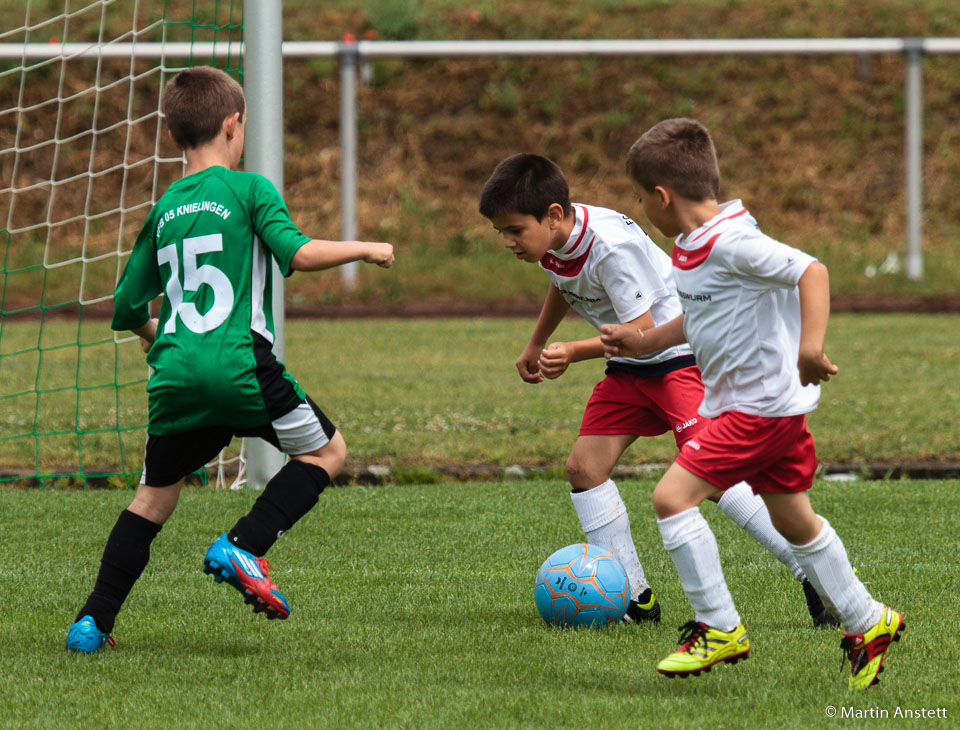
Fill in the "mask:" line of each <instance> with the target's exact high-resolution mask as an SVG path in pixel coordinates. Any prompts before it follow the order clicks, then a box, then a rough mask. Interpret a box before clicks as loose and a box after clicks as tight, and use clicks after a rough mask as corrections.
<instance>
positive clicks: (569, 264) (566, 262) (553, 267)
mask: <svg viewBox="0 0 960 730" xmlns="http://www.w3.org/2000/svg"><path fill="white" fill-rule="evenodd" d="M595 240H597V237H596V236H594V237H593V238H591V239H590V243H589V244H587V250H586V251H584V252H583V253H582V254H580V255H579V256H577V257H576V258H572V259H561V258H558V257H557V256H554V255H553V254H552V253H549V252H548V253H545V254H544V255H543V258H542V259H540V265H541V266H542V267H543V268H545V269H547V270H548V271H552V272H553V273H554V274H556V275H557V276H563V277H567V278H569V277H574V276H576V275H577V274H579V273H580V271H581V270H582V269H583V265H584V264H585V263H586V262H587V256H589V255H590V249H592V248H593V242H594V241H595ZM577 243H579V240H578V241H577Z"/></svg>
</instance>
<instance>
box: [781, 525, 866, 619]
mask: <svg viewBox="0 0 960 730" xmlns="http://www.w3.org/2000/svg"><path fill="white" fill-rule="evenodd" d="M818 517H819V515H818ZM820 519H821V520H823V527H822V529H821V530H820V534H819V535H817V536H816V537H815V538H814V539H813V540H812V541H811V542H809V543H807V544H806V545H791V546H790V547H791V548H792V549H793V554H794V555H796V556H797V562H799V563H800V566H801V567H802V568H803V572H804V573H806V574H807V579H808V580H809V581H810V582H811V583H812V584H813V587H814V588H816V589H817V593H819V594H820V598H821V599H822V600H823V604H824V605H825V606H826V607H827V610H828V611H830V613H832V614H833V615H834V616H836V617H837V618H838V619H839V620H840V624H841V625H842V626H843V629H844V631H846V632H847V633H848V634H862V633H863V632H864V631H866V630H867V629H869V628H870V627H871V626H873V625H874V624H875V623H877V621H879V620H880V614H881V613H882V612H883V604H882V603H878V602H877V601H875V600H874V599H873V597H872V596H871V595H870V593H869V592H868V591H867V589H866V586H864V585H863V583H861V582H860V579H859V578H857V576H856V574H855V573H854V572H853V566H851V565H850V560H849V559H848V558H847V551H846V550H845V549H844V547H843V543H842V542H840V538H839V537H838V536H837V533H836V532H835V531H834V529H833V528H832V527H830V523H829V522H827V521H826V520H824V519H823V517H820Z"/></svg>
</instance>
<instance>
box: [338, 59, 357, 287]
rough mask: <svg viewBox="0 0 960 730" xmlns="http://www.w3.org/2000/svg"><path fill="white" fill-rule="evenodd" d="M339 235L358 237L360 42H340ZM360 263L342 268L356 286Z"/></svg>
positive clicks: (349, 283)
mask: <svg viewBox="0 0 960 730" xmlns="http://www.w3.org/2000/svg"><path fill="white" fill-rule="evenodd" d="M339 55H340V217H341V223H340V238H341V240H344V241H353V240H355V239H356V237H357V58H358V56H359V54H358V52H357V44H356V43H355V42H353V43H341V44H340V51H339ZM357 266H358V264H357V262H356V261H352V262H350V263H348V264H344V265H343V266H341V267H340V280H341V282H342V283H343V285H344V286H345V287H346V288H347V289H348V290H351V289H353V288H354V287H355V286H356V281H357Z"/></svg>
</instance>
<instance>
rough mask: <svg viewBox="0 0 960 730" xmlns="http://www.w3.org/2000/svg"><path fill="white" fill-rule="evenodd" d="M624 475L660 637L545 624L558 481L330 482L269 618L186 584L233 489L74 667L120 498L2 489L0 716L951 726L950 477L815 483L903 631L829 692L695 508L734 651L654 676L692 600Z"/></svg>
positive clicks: (831, 678)
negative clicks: (863, 670) (737, 628)
mask: <svg viewBox="0 0 960 730" xmlns="http://www.w3.org/2000/svg"><path fill="white" fill-rule="evenodd" d="M620 486H621V491H622V493H623V496H624V500H625V502H626V504H627V506H628V509H629V511H630V514H631V519H632V525H633V535H634V538H635V540H636V542H637V545H638V549H639V552H640V555H641V559H642V560H643V562H644V566H645V569H646V572H647V575H648V578H649V579H650V581H651V583H652V585H653V586H654V589H655V591H656V592H657V593H658V594H659V596H660V599H661V602H662V604H663V607H664V621H663V624H662V625H661V626H660V627H652V626H640V627H615V628H613V629H611V630H602V631H589V630H587V631H562V630H554V629H550V628H548V627H547V626H545V625H544V624H543V623H542V622H541V620H540V619H539V617H538V616H537V614H536V609H535V607H534V602H533V577H534V573H535V571H536V568H537V566H538V565H539V564H540V562H541V561H542V560H543V559H544V558H545V557H546V556H547V555H548V554H549V553H550V552H552V551H553V550H555V549H557V548H559V547H561V546H563V545H566V544H569V543H572V542H577V541H579V540H581V539H582V534H581V533H580V531H579V526H578V524H577V520H576V517H575V516H574V514H573V511H572V509H571V507H570V503H569V497H568V496H567V490H566V487H565V486H563V485H561V483H560V482H559V481H536V482H528V483H524V484H522V485H518V484H515V483H512V484H503V483H486V484H473V485H469V486H462V485H457V484H438V485H430V486H409V487H391V488H384V487H377V488H365V487H352V488H344V489H333V490H328V491H327V493H325V494H324V495H323V496H322V497H321V500H320V504H319V505H318V507H317V508H316V509H315V510H314V511H313V512H312V513H311V514H310V515H308V516H307V517H306V518H304V520H303V521H302V522H301V523H300V524H299V525H297V527H296V528H295V529H294V530H292V531H291V532H290V533H289V534H288V535H287V536H285V537H284V538H283V540H282V541H281V542H280V543H278V545H277V546H276V547H275V548H274V550H273V551H271V554H270V557H271V559H272V560H273V562H274V573H273V576H274V577H275V579H276V582H277V583H278V585H279V586H280V587H281V589H282V590H283V591H284V592H285V594H286V596H287V598H288V599H289V600H290V601H291V605H292V609H293V610H292V615H291V617H290V619H289V620H287V621H285V622H281V621H275V622H268V621H266V620H264V619H263V618H262V617H260V616H255V615H253V614H252V613H251V612H250V611H249V609H248V607H246V606H244V605H243V604H242V602H241V601H240V598H239V596H238V595H237V594H236V592H235V591H233V589H231V588H229V587H226V586H217V585H215V584H214V583H213V581H212V580H211V579H210V577H209V576H204V575H202V573H201V571H200V559H201V556H202V554H203V551H204V550H205V549H206V546H207V545H208V544H209V542H210V540H212V539H213V538H214V537H216V535H217V534H218V532H219V531H222V530H224V529H226V528H228V527H229V526H230V525H231V524H232V522H233V520H234V519H236V517H238V516H240V515H241V514H243V513H244V512H245V511H246V510H247V509H248V508H249V505H250V503H251V500H252V495H251V494H249V493H237V492H229V491H214V490H203V489H188V490H186V491H185V492H184V494H183V496H182V498H181V504H180V508H179V510H178V513H177V514H176V515H175V516H174V518H173V519H172V520H171V521H170V522H169V523H168V524H167V526H166V527H165V528H164V530H163V532H162V533H161V534H160V535H159V537H158V538H157V540H156V542H155V543H154V546H153V550H152V554H153V561H152V562H151V564H150V566H149V567H148V568H147V571H146V572H145V574H144V576H143V577H142V579H141V580H140V582H139V583H138V585H137V586H136V588H135V590H134V592H133V594H132V595H131V597H130V599H129V600H128V602H127V604H126V606H125V608H124V610H123V611H122V613H121V615H120V617H119V619H118V623H117V626H116V627H115V630H114V634H115V636H116V638H117V641H118V646H117V647H116V648H115V649H110V648H109V647H108V648H105V650H104V651H103V652H102V653H101V654H99V655H97V656H94V657H88V656H76V655H69V654H67V652H66V651H65V650H64V648H63V640H64V637H65V633H66V628H67V626H68V625H69V623H70V622H71V621H72V619H73V615H74V612H75V611H76V610H77V607H78V606H79V605H80V604H81V603H82V601H83V599H84V597H85V595H86V593H87V591H89V590H90V588H91V586H92V582H93V579H94V576H95V572H96V569H97V565H98V562H99V555H100V551H101V550H102V546H103V542H104V539H105V538H106V535H107V533H108V531H109V530H110V527H111V525H112V524H113V521H114V519H115V516H116V514H117V513H118V512H119V510H121V509H122V508H123V507H124V506H126V504H127V501H128V499H129V495H128V494H125V493H121V492H115V491H90V492H73V491H57V490H47V491H44V492H38V491H36V490H29V491H28V490H13V489H9V488H7V489H3V490H0V513H2V514H3V516H4V517H3V525H4V528H3V530H0V554H2V555H3V556H4V559H3V566H2V572H0V576H2V583H3V586H4V597H5V605H4V617H3V620H2V621H0V646H3V657H4V670H5V674H6V676H7V677H8V678H9V679H10V681H6V682H3V683H2V684H0V707H3V708H4V709H3V712H2V713H0V727H4V728H54V727H103V728H128V727H131V726H136V727H144V728H153V727H156V728H167V727H226V726H234V727H241V728H246V727H251V728H252V727H262V726H264V725H265V724H268V723H269V724H270V725H271V726H275V727H292V728H323V727H351V728H352V727H358V728H359V727H417V728H428V727H437V728H460V727H530V728H542V727H582V726H598V727H609V728H620V727H624V728H627V727H638V726H640V727H646V726H648V725H653V726H656V727H658V728H691V727H717V728H740V727H746V726H751V727H773V726H776V727H782V728H793V727H809V728H819V727H823V728H828V727H835V726H836V722H837V721H836V720H829V719H828V718H827V717H826V716H825V708H826V707H827V706H828V705H833V706H835V707H838V708H842V707H850V708H856V709H861V710H869V708H878V709H886V710H888V711H889V713H890V715H891V716H892V715H893V713H894V711H895V709H896V708H897V707H901V708H918V707H944V708H946V709H947V712H948V717H957V716H958V714H957V713H960V689H958V688H960V669H958V667H960V663H958V662H960V639H958V638H957V633H956V631H955V630H954V625H955V623H956V616H955V613H956V596H957V595H958V592H960V581H958V578H957V575H958V572H960V564H958V556H957V552H956V550H954V545H955V543H956V535H957V533H958V532H960V510H957V509H956V507H957V497H956V489H957V487H958V486H960V484H957V483H956V482H952V483H945V482H924V481H896V482H870V483H866V482H857V483H844V484H836V483H821V482H817V483H816V484H815V486H814V489H813V492H812V495H813V500H814V504H815V506H816V507H817V509H818V510H819V511H820V512H821V513H822V514H824V515H825V516H827V517H828V519H830V521H831V523H832V524H833V525H834V527H835V528H836V529H837V531H838V533H839V534H840V535H841V537H842V539H843V540H844V541H845V544H846V547H847V550H848V553H849V555H850V558H851V561H852V562H853V564H854V566H855V567H856V568H857V570H858V574H859V576H860V578H861V579H862V580H863V581H864V582H865V584H866V585H867V587H868V588H869V590H870V591H871V592H872V593H873V595H875V596H876V597H877V598H878V599H880V600H883V601H885V602H888V603H891V604H893V605H895V606H896V607H897V608H898V609H899V610H901V611H902V612H903V613H904V615H905V618H906V622H907V631H906V632H905V638H904V640H903V641H901V642H900V643H899V644H896V645H895V646H894V648H893V649H892V651H891V654H890V656H889V659H888V662H887V671H886V672H885V673H884V675H883V682H882V683H881V684H880V685H879V686H878V687H876V688H873V689H871V690H870V692H869V693H868V694H866V695H851V694H849V693H848V692H847V690H846V676H847V675H846V673H845V672H844V673H841V671H840V669H839V665H840V658H841V652H840V649H839V637H838V636H837V634H836V633H834V632H816V631H814V630H813V629H812V628H810V627H808V620H809V619H808V618H807V615H806V609H805V605H804V602H803V596H802V591H801V590H800V587H799V586H798V585H797V584H796V583H795V582H794V581H793V580H792V579H791V578H790V577H789V575H788V573H787V571H786V570H785V568H784V567H783V566H782V565H780V564H779V563H778V562H776V561H775V560H773V559H772V558H771V557H770V556H769V555H767V554H765V553H764V552H763V551H762V550H761V548H759V546H757V545H756V544H755V543H753V542H752V541H751V540H750V539H749V538H748V537H747V536H746V535H745V534H744V533H742V532H741V531H739V530H737V529H736V528H735V526H734V525H733V524H732V523H731V522H730V521H729V520H727V519H726V518H724V517H723V516H722V515H720V513H719V511H718V510H717V509H715V508H714V507H713V506H711V505H706V506H704V507H703V508H702V511H703V513H704V515H705V516H706V517H707V519H708V520H709V522H710V523H711V525H712V527H713V529H714V531H715V533H716V534H717V539H718V542H719V545H720V550H721V556H722V559H723V561H724V565H725V574H726V576H727V579H728V582H729V584H730V588H731V591H732V593H733V595H734V597H735V600H736V601H737V604H738V608H739V610H740V612H741V615H742V617H743V620H744V622H745V623H746V625H747V628H748V630H749V631H750V635H751V641H752V654H751V658H750V661H748V662H746V663H741V664H738V665H736V666H734V667H728V666H723V667H718V668H717V669H715V670H714V671H713V672H711V673H710V674H707V675H703V676H701V677H699V678H696V679H689V680H668V679H665V678H662V677H660V676H658V675H657V674H656V672H655V670H654V667H655V664H656V662H657V661H658V660H659V659H660V658H662V656H664V655H666V654H667V653H669V652H670V651H672V650H673V648H674V647H675V644H676V639H677V636H678V634H677V632H676V626H678V625H679V624H681V623H683V622H685V621H686V620H688V619H689V618H690V610H689V607H688V605H687V604H686V601H685V598H684V596H683V594H682V591H681V588H680V585H679V581H678V579H677V576H676V573H675V572H674V569H673V567H672V563H671V562H670V560H669V558H668V556H667V554H666V552H665V551H664V550H663V549H662V547H661V544H660V542H659V537H658V535H657V530H656V526H655V523H654V517H653V512H652V509H651V507H650V500H649V497H650V492H651V490H652V487H653V484H652V483H651V482H649V481H631V480H628V481H624V482H622V483H621V485H620ZM881 507H882V508H881ZM947 724H949V721H947ZM887 726H888V724H887V723H884V727H887ZM892 726H894V727H899V726H901V725H899V724H898V723H896V722H894V723H893V724H892ZM943 726H946V724H944V725H943Z"/></svg>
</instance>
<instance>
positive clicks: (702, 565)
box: [657, 507, 740, 631]
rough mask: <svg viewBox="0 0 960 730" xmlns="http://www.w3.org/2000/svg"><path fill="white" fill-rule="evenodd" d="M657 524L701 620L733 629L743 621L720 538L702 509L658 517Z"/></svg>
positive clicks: (717, 627)
mask: <svg viewBox="0 0 960 730" xmlns="http://www.w3.org/2000/svg"><path fill="white" fill-rule="evenodd" d="M657 525H658V526H659V527H660V536H661V537H662V538H663V546H664V547H665V548H666V549H667V551H668V552H669V553H670V557H671V558H672V559H673V564H674V565H675V566H676V567H677V573H678V574H679V575H680V585H682V586H683V591H684V593H686V594H687V599H688V600H689V601H690V605H691V606H693V611H694V614H695V616H696V619H697V621H700V622H702V623H705V624H706V625H707V626H709V627H711V628H714V629H720V631H733V630H734V629H735V628H737V626H738V625H739V623H740V614H738V613H737V609H736V607H735V606H734V605H733V597H732V596H731V595H730V589H729V588H727V582H726V581H725V580H724V579H723V569H722V568H721V567H720V553H719V551H718V550H717V540H716V538H715V537H714V536H713V532H712V531H711V530H710V525H708V524H707V521H706V520H705V519H704V518H703V515H701V514H700V509H699V508H697V507H691V508H690V509H688V510H685V511H683V512H680V513H679V514H676V515H673V516H671V517H667V518H665V519H662V520H657Z"/></svg>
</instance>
